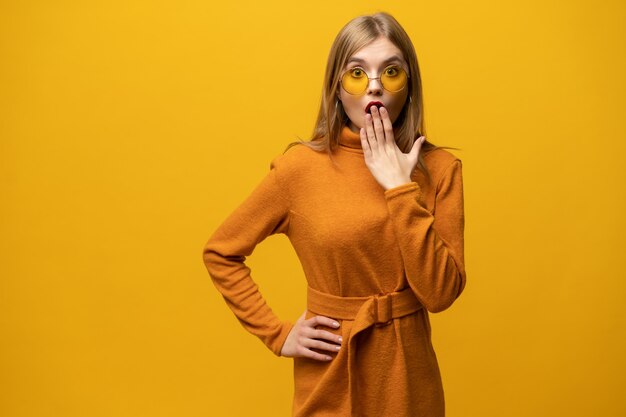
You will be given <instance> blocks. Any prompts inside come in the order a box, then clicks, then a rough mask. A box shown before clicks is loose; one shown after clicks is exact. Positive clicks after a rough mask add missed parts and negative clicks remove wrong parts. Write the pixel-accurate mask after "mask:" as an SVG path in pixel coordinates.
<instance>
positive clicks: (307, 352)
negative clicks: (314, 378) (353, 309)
mask: <svg viewBox="0 0 626 417" xmlns="http://www.w3.org/2000/svg"><path fill="white" fill-rule="evenodd" d="M305 317H306V310H305V311H304V313H302V315H301V316H300V318H299V319H298V321H296V323H295V324H294V326H293V328H292V329H291V331H290V332H289V335H287V339H286V340H285V343H284V344H283V348H282V350H281V352H280V354H281V355H282V356H287V357H291V358H293V357H297V356H300V357H305V358H311V359H316V360H318V361H329V360H331V359H332V356H330V355H324V354H321V353H317V352H314V351H312V350H311V349H310V348H315V349H321V350H328V351H331V352H334V353H337V351H339V345H340V344H341V342H342V340H341V336H339V335H336V334H333V333H331V332H329V331H327V330H318V329H316V328H315V326H319V325H322V326H328V327H332V328H335V329H337V328H339V323H338V322H337V321H335V320H333V319H330V318H328V317H324V316H313V317H311V318H310V319H305ZM335 324H336V325H335ZM318 339H325V340H328V341H331V342H334V343H326V342H323V341H321V340H318ZM336 343H339V345H338V344H336Z"/></svg>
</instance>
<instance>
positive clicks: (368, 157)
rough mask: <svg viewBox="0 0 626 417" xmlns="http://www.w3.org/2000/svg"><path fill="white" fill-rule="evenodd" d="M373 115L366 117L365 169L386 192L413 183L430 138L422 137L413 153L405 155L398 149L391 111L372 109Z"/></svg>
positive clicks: (362, 141) (363, 130)
mask: <svg viewBox="0 0 626 417" xmlns="http://www.w3.org/2000/svg"><path fill="white" fill-rule="evenodd" d="M371 113H372V114H371V115H370V114H369V113H368V114H366V115H365V117H364V119H365V128H361V131H360V135H361V146H362V148H363V155H364V157H365V165H367V167H368V168H369V170H370V172H371V173H372V175H373V176H374V178H376V181H378V183H379V184H380V185H381V186H382V187H383V188H384V189H385V190H388V189H390V188H394V187H398V186H400V185H403V184H407V183H409V182H411V181H412V180H411V173H412V172H413V169H414V168H415V166H416V165H417V159H418V156H419V151H420V149H421V147H422V143H424V140H425V139H426V138H425V137H424V136H420V137H419V138H418V139H417V140H416V141H415V143H414V144H413V147H412V148H411V151H410V152H409V153H403V152H402V151H401V150H400V148H398V145H396V139H395V137H394V135H393V125H392V123H391V119H389V114H388V112H387V109H385V108H384V107H381V109H380V111H379V110H378V108H377V107H376V106H372V109H371Z"/></svg>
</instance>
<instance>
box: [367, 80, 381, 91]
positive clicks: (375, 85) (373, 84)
mask: <svg viewBox="0 0 626 417" xmlns="http://www.w3.org/2000/svg"><path fill="white" fill-rule="evenodd" d="M382 90H383V86H382V84H381V83H380V78H372V79H370V80H369V83H368V85H367V92H368V94H379V93H380V92H382Z"/></svg>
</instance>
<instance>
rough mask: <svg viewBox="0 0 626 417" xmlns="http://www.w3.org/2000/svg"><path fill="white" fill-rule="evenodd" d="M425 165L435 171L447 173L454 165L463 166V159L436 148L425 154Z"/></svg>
mask: <svg viewBox="0 0 626 417" xmlns="http://www.w3.org/2000/svg"><path fill="white" fill-rule="evenodd" d="M457 161H458V162H457ZM424 163H426V165H427V166H428V168H429V169H432V170H434V171H439V170H444V171H445V170H446V169H447V168H449V167H450V166H451V165H452V164H454V163H459V164H461V158H459V157H458V156H456V155H455V154H453V153H452V152H450V151H447V150H446V149H443V148H435V149H432V150H429V151H428V152H425V153H424Z"/></svg>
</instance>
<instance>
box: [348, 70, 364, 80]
mask: <svg viewBox="0 0 626 417" xmlns="http://www.w3.org/2000/svg"><path fill="white" fill-rule="evenodd" d="M350 72H351V74H352V76H353V77H357V78H359V77H362V76H363V70H362V69H361V68H354V69H352V70H351V71H350Z"/></svg>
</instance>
